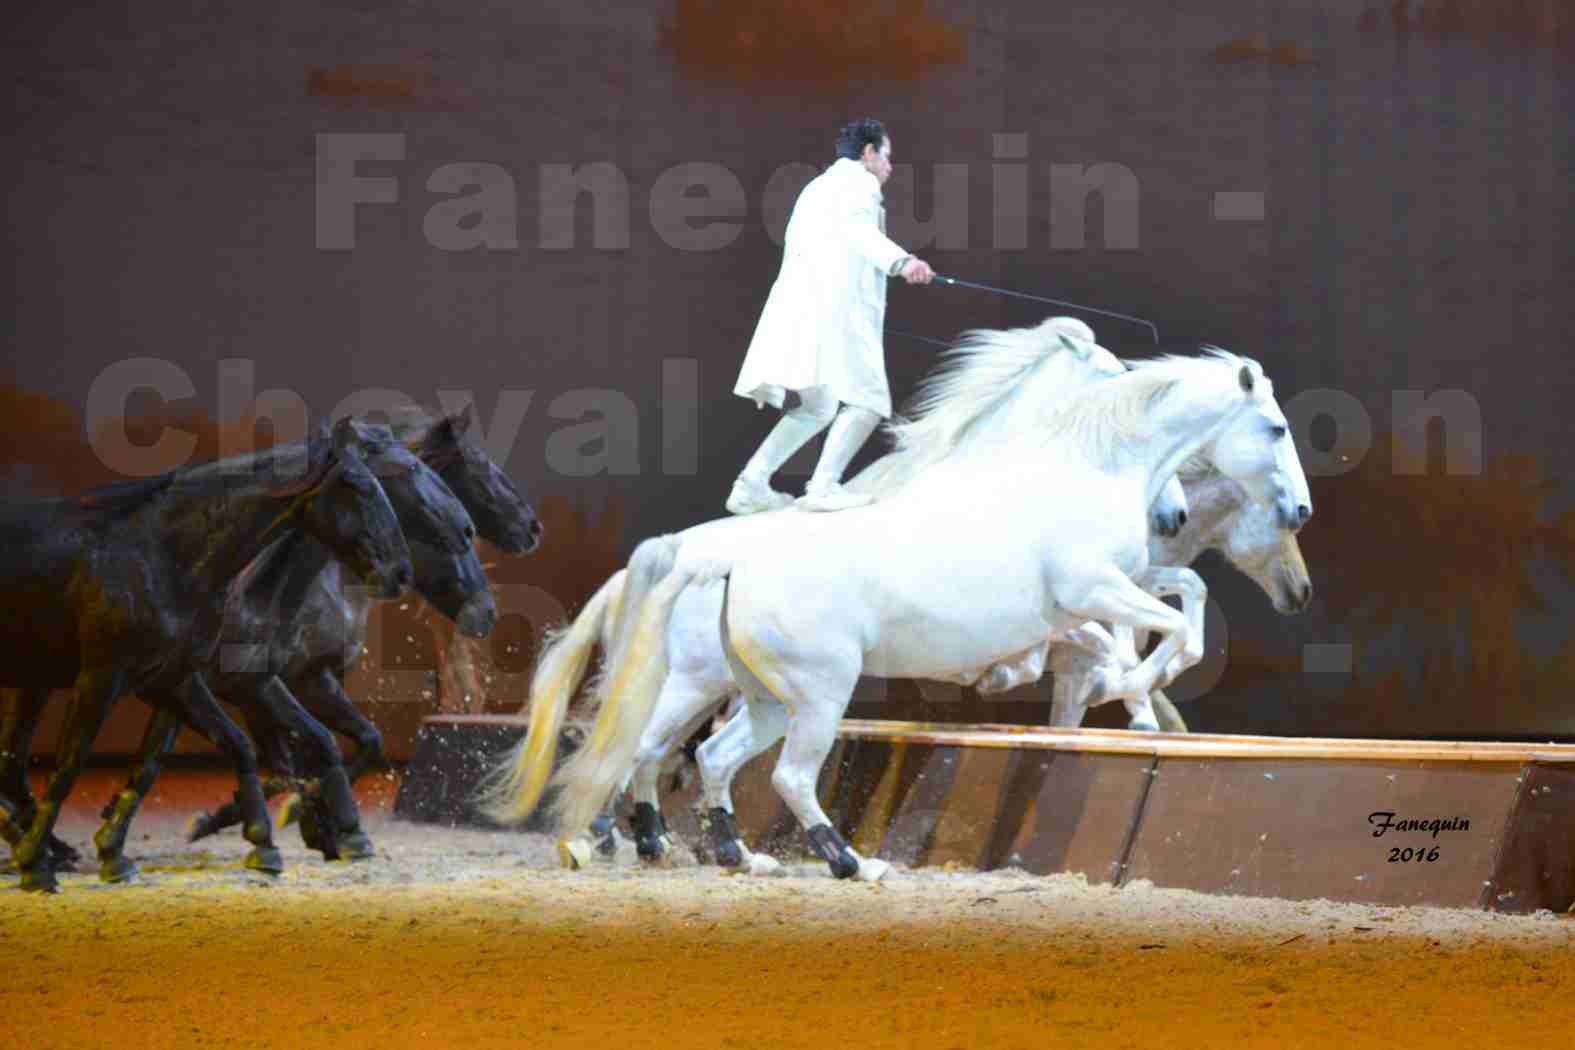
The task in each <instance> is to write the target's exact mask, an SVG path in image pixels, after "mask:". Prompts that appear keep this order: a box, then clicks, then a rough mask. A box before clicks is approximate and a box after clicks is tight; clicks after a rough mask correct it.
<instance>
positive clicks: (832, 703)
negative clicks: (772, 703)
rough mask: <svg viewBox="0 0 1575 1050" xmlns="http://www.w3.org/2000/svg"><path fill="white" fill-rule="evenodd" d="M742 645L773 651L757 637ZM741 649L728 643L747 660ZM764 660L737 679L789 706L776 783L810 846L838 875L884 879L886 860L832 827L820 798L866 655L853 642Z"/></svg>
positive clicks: (774, 775) (733, 655)
mask: <svg viewBox="0 0 1575 1050" xmlns="http://www.w3.org/2000/svg"><path fill="white" fill-rule="evenodd" d="M735 637H736V636H735ZM740 649H742V650H743V651H746V652H750V653H765V652H769V650H767V649H766V648H765V647H764V646H762V645H760V644H758V643H757V642H756V640H755V639H753V638H751V639H748V641H747V642H746V643H745V645H743V646H740ZM737 652H738V650H734V649H733V648H732V645H731V643H729V656H730V659H733V660H734V662H735V663H738V664H742V658H741V657H739V656H737V655H736V654H737ZM762 664H763V665H764V666H761V667H758V668H757V667H753V666H749V667H746V668H745V669H744V670H745V674H744V675H742V676H741V675H740V674H739V673H738V671H737V669H735V678H737V679H738V681H739V684H740V685H741V686H744V687H745V688H746V690H748V691H750V692H754V690H753V689H750V687H749V686H745V685H744V683H745V682H746V681H748V680H749V679H750V678H752V679H753V681H754V682H756V683H759V685H761V686H764V688H765V690H766V691H768V692H769V693H770V694H771V695H772V696H774V697H776V698H779V699H780V700H781V702H782V703H783V704H784V705H785V706H786V707H787V709H788V722H787V733H786V740H785V741H784V743H783V745H782V755H781V757H780V758H778V759H777V767H776V769H775V771H773V772H772V774H771V786H772V787H774V788H775V789H776V792H777V794H778V795H780V796H781V798H782V801H783V802H785V803H787V806H788V808H789V809H790V810H792V811H793V815H794V816H795V817H797V818H798V822H799V826H800V827H802V828H803V829H804V831H805V833H806V834H807V835H808V837H809V844H810V848H811V849H813V850H814V852H815V855H816V856H818V857H820V858H821V859H822V860H824V861H825V862H826V864H827V865H828V866H829V867H830V869H831V873H832V874H833V875H835V876H836V877H837V878H839V879H847V878H852V877H854V876H858V877H860V878H863V879H867V880H869V881H874V880H876V879H879V878H880V877H881V875H883V874H884V873H885V871H886V868H887V865H886V864H885V862H883V861H872V860H865V859H864V858H862V857H860V856H859V855H858V854H857V853H856V852H854V850H853V849H852V847H850V846H849V845H848V843H847V841H846V840H845V839H844V838H843V837H842V836H841V835H840V834H838V832H837V830H836V829H835V828H833V827H832V826H831V820H830V818H828V817H827V816H826V811H825V810H823V809H821V808H820V801H819V799H817V798H816V797H815V788H816V784H817V782H818V781H819V779H820V771H821V768H822V767H823V766H824V765H825V763H826V756H827V755H829V754H830V753H831V748H832V745H833V744H835V743H836V741H837V727H838V725H840V724H841V722H842V715H843V712H844V711H846V710H847V707H848V701H849V700H851V699H852V697H853V687H854V686H855V685H857V684H858V680H859V670H860V668H861V667H862V665H863V654H862V653H860V652H859V651H858V650H857V649H856V648H854V647H852V646H848V647H846V651H842V652H838V651H834V650H828V649H824V648H821V649H820V651H815V652H809V651H806V652H794V653H792V654H787V653H780V652H778V653H771V655H770V657H769V658H768V661H762ZM756 695H757V696H760V694H758V693H757V694H756ZM760 699H765V697H763V696H760Z"/></svg>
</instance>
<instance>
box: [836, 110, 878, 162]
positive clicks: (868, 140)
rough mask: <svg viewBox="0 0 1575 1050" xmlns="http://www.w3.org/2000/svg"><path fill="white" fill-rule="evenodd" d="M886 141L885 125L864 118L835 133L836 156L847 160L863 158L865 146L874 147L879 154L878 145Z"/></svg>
mask: <svg viewBox="0 0 1575 1050" xmlns="http://www.w3.org/2000/svg"><path fill="white" fill-rule="evenodd" d="M885 141H886V125H884V124H882V123H881V122H880V121H878V120H876V119H875V118H874V117H865V118H864V119H863V120H855V121H854V122H853V123H851V124H849V125H847V126H846V127H844V128H843V129H842V130H841V131H839V132H837V156H839V157H846V158H848V159H849V160H858V159H859V158H860V157H862V156H864V147H865V146H874V147H875V151H876V152H877V153H878V152H880V145H881V143H882V142H885Z"/></svg>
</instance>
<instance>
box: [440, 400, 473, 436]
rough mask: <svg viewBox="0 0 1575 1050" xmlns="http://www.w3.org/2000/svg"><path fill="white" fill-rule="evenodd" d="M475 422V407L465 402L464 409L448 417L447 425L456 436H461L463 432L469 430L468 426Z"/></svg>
mask: <svg viewBox="0 0 1575 1050" xmlns="http://www.w3.org/2000/svg"><path fill="white" fill-rule="evenodd" d="M475 421H476V417H475V406H474V405H472V404H471V403H470V402H469V401H467V402H465V407H464V408H462V409H460V410H459V411H458V412H455V413H454V414H453V415H452V416H449V417H448V420H447V423H448V425H449V428H450V429H451V430H453V431H454V433H455V434H456V435H458V434H463V433H465V431H467V430H469V429H470V425H471V424H472V423H474V422H475Z"/></svg>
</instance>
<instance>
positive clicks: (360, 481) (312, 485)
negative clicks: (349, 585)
mask: <svg viewBox="0 0 1575 1050" xmlns="http://www.w3.org/2000/svg"><path fill="white" fill-rule="evenodd" d="M308 454H309V456H310V457H311V459H312V460H313V462H314V463H315V464H316V466H315V467H314V468H313V469H312V471H311V473H310V475H309V477H308V479H307V482H306V484H307V487H306V490H305V492H304V494H303V497H302V498H301V499H300V500H299V501H298V502H297V504H296V506H297V508H298V520H299V523H300V527H301V528H302V529H303V530H304V531H305V532H307V533H308V534H310V535H311V536H312V537H313V538H314V539H316V540H317V541H318V542H319V543H321V544H322V545H323V546H324V547H325V548H327V549H328V551H329V553H331V554H332V555H333V556H334V557H335V558H337V559H338V560H340V561H342V562H344V564H345V565H346V566H348V567H349V568H350V571H351V572H353V573H355V574H356V575H357V576H359V577H360V578H361V579H362V580H363V581H364V582H366V583H368V584H370V585H371V586H373V587H375V588H377V590H378V591H379V592H380V593H381V595H382V596H383V597H385V598H397V597H399V596H400V595H401V594H403V593H404V591H405V588H406V587H408V586H409V585H410V581H411V578H412V577H413V575H414V572H413V569H412V567H411V564H410V548H409V547H408V546H407V545H406V543H405V535H404V531H403V530H402V529H401V528H400V525H399V517H398V515H396V514H395V513H394V508H393V505H392V504H390V503H389V501H388V497H387V496H386V495H385V494H384V492H383V487H382V486H381V485H379V484H378V481H377V478H376V477H375V476H374V475H373V474H372V471H371V470H370V469H369V468H368V467H367V465H366V463H365V461H363V460H362V459H361V457H360V456H359V455H358V454H357V453H356V452H355V451H354V450H349V449H335V448H333V446H332V445H331V444H330V442H329V441H327V440H325V439H317V440H314V441H313V442H311V446H310V449H309V453H308Z"/></svg>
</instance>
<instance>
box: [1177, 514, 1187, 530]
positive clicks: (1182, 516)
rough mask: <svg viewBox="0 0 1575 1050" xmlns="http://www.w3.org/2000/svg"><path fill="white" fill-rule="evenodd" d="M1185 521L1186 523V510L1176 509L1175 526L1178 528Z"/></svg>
mask: <svg viewBox="0 0 1575 1050" xmlns="http://www.w3.org/2000/svg"><path fill="white" fill-rule="evenodd" d="M1186 523H1187V512H1186V511H1184V510H1178V511H1177V512H1176V527H1177V528H1180V527H1181V526H1182V525H1185V524H1186Z"/></svg>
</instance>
